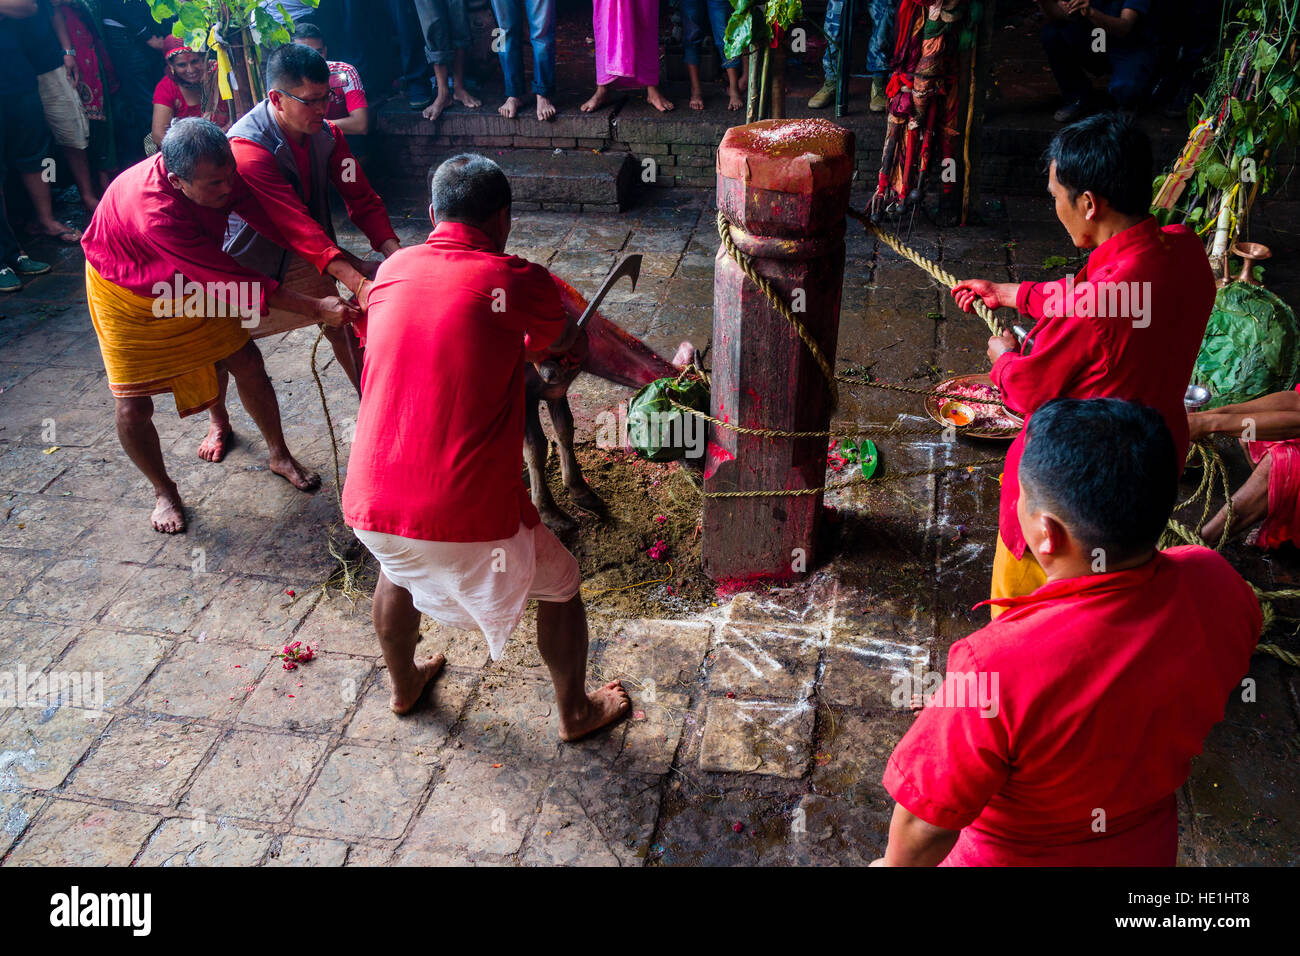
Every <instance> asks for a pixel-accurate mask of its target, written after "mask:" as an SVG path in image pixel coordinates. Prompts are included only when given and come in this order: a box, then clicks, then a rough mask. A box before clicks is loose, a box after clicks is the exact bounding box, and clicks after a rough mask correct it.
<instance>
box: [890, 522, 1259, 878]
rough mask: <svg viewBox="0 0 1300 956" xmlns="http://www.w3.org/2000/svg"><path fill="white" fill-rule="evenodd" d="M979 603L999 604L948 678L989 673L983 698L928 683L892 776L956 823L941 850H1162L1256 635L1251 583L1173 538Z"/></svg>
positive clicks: (1087, 859) (960, 858)
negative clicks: (1137, 558) (1135, 557)
mask: <svg viewBox="0 0 1300 956" xmlns="http://www.w3.org/2000/svg"><path fill="white" fill-rule="evenodd" d="M1207 596H1212V598H1211V599H1208V600H1207ZM985 603H997V604H1000V605H1004V606H1006V607H1007V608H1008V610H1007V611H1006V612H1004V613H1003V614H1002V615H1001V616H1000V617H999V618H997V620H995V621H994V622H993V623H992V624H990V625H988V626H987V627H984V628H982V629H980V630H979V631H976V632H975V633H974V634H972V635H970V636H969V637H967V638H965V639H964V640H961V641H958V642H957V643H955V644H953V646H952V649H951V651H950V652H949V654H948V676H947V681H948V682H951V683H949V684H946V685H945V686H946V687H952V686H955V685H960V683H961V681H962V680H963V679H964V680H966V681H967V682H968V683H967V684H966V685H965V686H967V687H969V686H971V684H970V683H969V682H970V681H971V680H972V678H963V677H962V676H961V675H967V674H972V675H983V678H980V677H978V676H977V677H975V678H974V681H975V683H976V688H977V690H978V683H979V681H980V680H982V681H983V684H984V687H985V690H986V691H988V692H991V693H987V694H986V696H985V698H984V703H985V704H986V705H985V706H981V702H980V701H979V700H976V701H975V702H974V703H972V702H971V697H972V695H971V694H969V693H968V694H967V696H966V698H965V701H964V702H963V701H962V699H961V698H960V697H959V696H958V695H957V694H955V693H953V692H952V691H948V690H944V691H941V692H938V693H936V694H935V695H934V697H932V698H931V701H929V702H927V706H926V707H925V709H924V710H922V711H921V714H920V716H918V717H917V719H916V721H915V722H914V723H913V724H912V727H911V728H910V729H909V730H908V732H907V734H906V735H905V736H904V737H903V739H902V741H900V742H899V744H898V746H897V747H896V748H895V749H894V753H893V755H892V756H891V757H890V758H889V764H888V766H887V767H886V769H885V777H884V785H885V788H886V789H887V790H888V791H889V792H890V793H891V794H892V795H893V797H894V799H896V800H897V801H898V802H899V803H900V804H902V805H903V806H904V807H906V808H907V809H908V810H910V811H911V812H912V813H914V814H915V815H916V816H918V817H920V818H921V819H923V820H925V821H927V822H928V823H932V824H934V825H935V826H939V827H944V828H945V829H949V830H957V829H960V830H961V836H960V837H958V839H957V844H956V846H954V847H953V849H952V852H951V853H949V854H948V858H947V859H946V860H945V861H944V863H945V864H946V865H1030V864H1032V865H1044V866H1084V865H1094V866H1105V865H1112V866H1113V865H1128V866H1173V865H1174V862H1175V857H1176V855H1177V850H1178V815H1177V810H1176V808H1175V805H1174V792H1175V791H1176V790H1177V789H1178V787H1180V786H1182V784H1183V782H1184V781H1185V780H1186V779H1187V775H1188V772H1189V769H1190V766H1191V759H1192V757H1194V756H1195V755H1196V754H1198V753H1200V752H1201V747H1202V744H1203V742H1204V740H1205V736H1206V734H1208V733H1209V731H1210V729H1211V728H1212V727H1213V726H1214V725H1215V724H1216V723H1217V722H1218V721H1220V720H1221V719H1222V718H1223V709H1224V702H1225V701H1226V700H1227V698H1228V695H1229V694H1230V693H1231V692H1232V691H1233V689H1234V688H1236V687H1237V686H1238V684H1239V682H1240V680H1241V677H1242V675H1244V674H1245V673H1246V671H1247V670H1248V669H1249V667H1250V656H1251V653H1252V652H1253V650H1254V648H1255V643H1256V641H1257V640H1258V638H1259V633H1260V628H1261V626H1262V618H1261V615H1260V609H1259V602H1258V601H1257V600H1256V598H1255V595H1254V592H1253V591H1252V590H1251V588H1250V585H1248V584H1247V583H1246V582H1245V581H1243V580H1242V579H1241V577H1240V575H1238V574H1237V572H1236V571H1234V570H1233V569H1232V567H1231V566H1230V565H1229V564H1228V562H1227V561H1225V560H1224V559H1223V558H1222V557H1221V556H1219V555H1217V554H1215V553H1214V552H1213V551H1211V550H1209V549H1208V548H1200V547H1179V548H1171V549H1170V550H1168V551H1164V552H1160V553H1158V554H1157V555H1156V557H1155V558H1153V559H1152V560H1151V561H1149V562H1147V563H1146V564H1144V565H1142V566H1141V567H1137V568H1133V569H1130V570H1127V571H1117V572H1113V573H1111V574H1097V575H1089V576H1086V577H1081V578H1073V579H1071V580H1067V581H1050V582H1048V583H1047V584H1045V585H1043V586H1042V587H1041V588H1039V589H1038V590H1037V591H1035V592H1034V593H1033V594H1030V595H1025V596H1023V597H1015V598H1002V599H1000V600H998V601H996V602H985ZM994 675H996V683H995V682H994ZM974 696H978V695H974ZM936 698H937V699H936ZM989 701H992V705H991V706H990V705H987V702H989ZM945 703H946V704H947V705H943V704H945ZM963 703H964V704H965V705H964V706H953V705H961V704H963ZM982 714H987V715H988V716H982ZM1099 810H1100V811H1102V812H1103V813H1104V817H1102V816H1099V815H1098V813H1097V811H1099ZM1099 823H1100V824H1101V825H1104V830H1101V831H1098V830H1097V829H1095V828H1096V827H1097V826H1098V825H1099Z"/></svg>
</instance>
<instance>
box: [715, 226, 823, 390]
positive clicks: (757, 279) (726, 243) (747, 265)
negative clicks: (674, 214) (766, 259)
mask: <svg viewBox="0 0 1300 956" xmlns="http://www.w3.org/2000/svg"><path fill="white" fill-rule="evenodd" d="M718 236H719V237H720V238H721V239H722V245H723V248H725V249H726V250H727V255H728V256H730V257H731V259H732V261H734V262H735V263H736V265H737V266H739V267H740V271H741V272H743V273H744V274H745V277H746V278H748V279H749V281H750V282H752V283H754V285H755V286H756V287H757V288H758V291H759V292H762V293H763V295H764V296H766V297H767V301H768V302H769V303H771V305H772V308H774V309H776V310H777V311H778V312H779V313H781V315H782V316H783V317H784V318H785V320H786V321H787V322H789V323H790V325H791V326H793V327H794V330H795V332H796V333H797V334H798V335H799V338H800V339H802V340H803V344H804V345H806V346H807V347H808V351H809V352H811V353H812V357H813V358H814V359H816V360H817V367H818V368H820V369H821V370H822V374H823V375H824V376H826V385H827V387H828V388H829V389H830V391H831V408H835V406H837V405H839V403H840V390H839V387H838V386H837V385H836V384H835V372H834V371H833V370H832V368H831V363H830V362H829V361H828V360H827V358H826V355H825V353H824V352H822V349H821V346H820V345H818V344H817V340H816V339H815V338H813V336H812V333H811V332H809V331H808V329H807V327H806V326H805V325H804V324H803V323H802V322H800V321H799V317H798V316H796V315H795V314H794V311H793V310H792V309H791V308H790V306H789V305H788V304H787V303H786V301H785V299H784V298H783V297H782V296H781V295H780V293H778V292H777V290H776V287H775V286H774V285H772V283H771V282H770V281H768V280H767V279H766V278H765V277H763V276H761V275H759V274H758V271H757V270H756V269H755V268H754V264H753V262H752V261H751V260H750V259H749V257H748V256H746V255H745V254H744V253H743V252H741V251H740V250H739V249H737V248H736V240H735V239H733V238H732V237H731V223H730V222H728V221H727V216H726V214H725V213H723V211H722V210H721V209H719V210H718Z"/></svg>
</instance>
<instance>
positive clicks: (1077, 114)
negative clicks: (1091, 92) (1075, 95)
mask: <svg viewBox="0 0 1300 956" xmlns="http://www.w3.org/2000/svg"><path fill="white" fill-rule="evenodd" d="M1087 115H1088V104H1087V102H1085V101H1084V100H1075V101H1074V102H1073V103H1066V104H1065V105H1064V106H1062V107H1061V108H1060V109H1059V110H1057V111H1056V112H1055V113H1053V114H1052V119H1054V120H1056V121H1057V122H1058V123H1073V122H1074V121H1075V120H1079V119H1083V118H1084V117H1085V116H1087Z"/></svg>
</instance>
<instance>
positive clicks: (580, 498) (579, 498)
mask: <svg viewBox="0 0 1300 956" xmlns="http://www.w3.org/2000/svg"><path fill="white" fill-rule="evenodd" d="M568 492H569V500H570V501H572V502H573V503H574V504H575V505H577V506H578V507H579V508H581V509H582V510H583V511H589V512H591V513H592V514H595V515H605V514H608V513H609V506H608V505H606V504H605V499H604V498H602V497H601V496H600V495H598V494H596V493H595V492H594V491H592V490H591V489H590V488H569V489H568Z"/></svg>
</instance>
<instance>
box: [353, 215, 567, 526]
mask: <svg viewBox="0 0 1300 956" xmlns="http://www.w3.org/2000/svg"><path fill="white" fill-rule="evenodd" d="M358 331H359V332H360V333H361V335H362V340H363V343H364V345H365V349H366V351H365V365H364V367H363V368H362V372H361V410H360V412H358V414H357V428H356V437H355V439H354V440H353V442H352V453H351V457H350V458H349V460H348V476H347V481H346V483H345V485H344V489H343V514H344V518H345V520H346V521H347V523H348V525H349V526H350V527H352V528H361V529H363V530H367V531H379V532H384V533H387V534H395V535H400V536H402V537H404V538H418V539H421V540H425V541H496V540H500V539H502V538H510V537H513V536H514V535H515V534H516V533H517V532H518V531H519V524H520V522H521V521H522V522H523V524H525V525H526V526H528V527H535V526H536V525H537V523H538V521H539V518H538V514H537V509H536V508H534V507H533V504H532V501H531V500H530V499H529V497H528V492H527V490H526V489H525V488H524V482H523V477H522V467H523V447H524V369H525V366H524V353H525V350H527V351H536V350H538V349H543V348H545V347H546V346H547V345H549V344H551V343H552V342H554V341H555V340H556V339H558V338H559V337H560V334H561V333H562V332H563V331H564V310H563V307H562V306H561V304H560V295H559V292H558V291H557V290H556V287H555V283H554V281H553V280H552V278H551V274H550V273H549V272H547V271H546V269H544V268H543V267H542V266H539V265H536V264H535V263H531V262H528V261H526V260H524V259H520V258H519V257H518V256H511V255H506V254H505V253H502V252H497V251H496V250H495V249H494V248H493V246H492V243H491V240H489V239H488V237H487V236H486V235H485V234H484V233H483V232H481V231H480V230H478V229H475V228H473V227H472V226H466V225H463V224H460V223H452V222H444V223H440V224H439V225H438V227H437V228H436V229H434V231H433V232H432V234H430V236H429V239H428V241H427V242H426V243H424V245H421V246H414V247H411V248H407V249H402V250H399V251H398V252H396V253H394V254H393V255H392V256H390V257H389V258H388V259H387V260H386V261H385V262H384V263H383V265H381V266H380V267H379V276H378V279H377V281H376V283H375V286H374V288H373V289H372V290H371V292H370V300H369V308H368V309H367V311H366V318H365V320H364V321H363V322H362V323H360V324H359V327H358Z"/></svg>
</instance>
